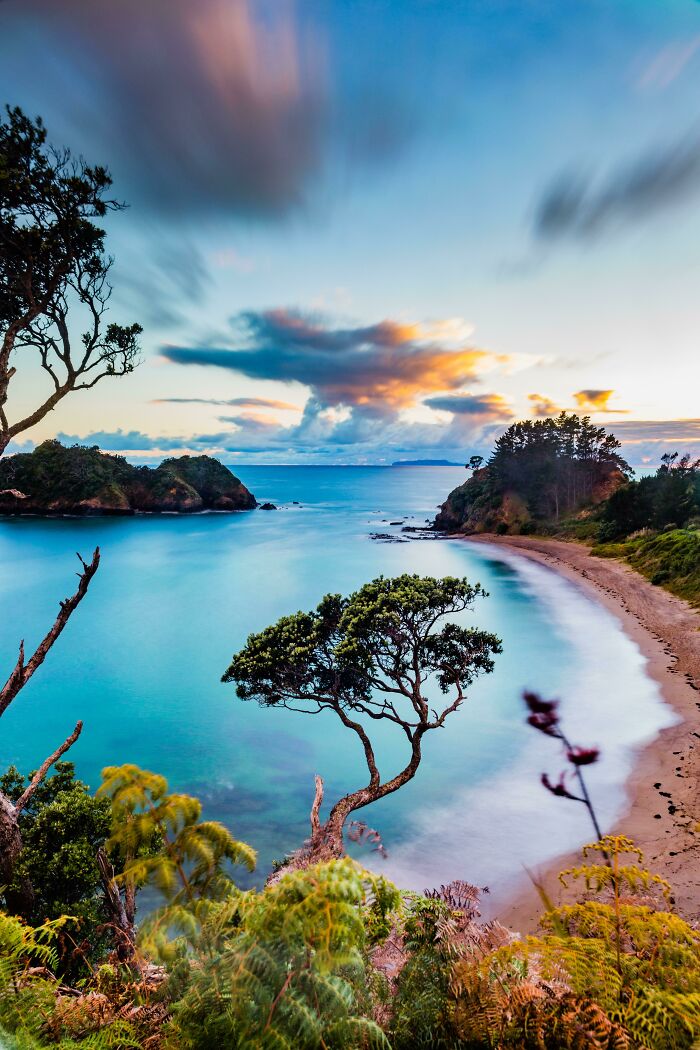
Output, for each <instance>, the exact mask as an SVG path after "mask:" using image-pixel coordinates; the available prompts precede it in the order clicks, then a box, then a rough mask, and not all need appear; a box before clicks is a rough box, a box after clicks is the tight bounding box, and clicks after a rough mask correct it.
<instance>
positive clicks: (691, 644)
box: [465, 535, 700, 933]
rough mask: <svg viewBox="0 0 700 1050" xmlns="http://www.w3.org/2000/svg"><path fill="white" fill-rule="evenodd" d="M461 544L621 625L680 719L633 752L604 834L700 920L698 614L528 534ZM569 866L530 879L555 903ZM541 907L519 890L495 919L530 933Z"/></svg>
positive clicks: (558, 864) (641, 582)
mask: <svg viewBox="0 0 700 1050" xmlns="http://www.w3.org/2000/svg"><path fill="white" fill-rule="evenodd" d="M465 540H466V541H467V542H470V543H479V542H487V543H491V544H499V545H504V546H506V547H508V548H510V549H512V550H515V551H517V552H518V553H520V554H523V555H524V556H525V557H528V558H532V559H533V560H535V561H539V562H542V563H544V564H546V565H549V566H550V567H551V568H553V569H555V570H556V571H557V572H559V573H561V574H562V575H563V576H566V577H567V578H568V579H571V580H573V581H574V582H576V584H577V585H578V586H580V587H581V588H583V589H584V590H586V591H587V592H588V593H589V594H590V595H591V596H593V597H595V598H596V600H598V601H599V602H601V603H602V604H603V605H605V606H606V607H607V608H608V609H609V610H610V611H611V612H612V613H613V614H614V615H615V616H616V617H617V618H618V619H619V620H620V623H621V625H622V627H623V629H624V631H625V632H626V633H627V635H628V636H629V637H630V638H631V639H632V640H633V641H634V642H635V643H636V644H637V646H638V647H639V649H640V650H641V652H642V654H643V655H644V657H645V658H646V660H647V673H648V674H649V675H650V676H651V677H652V678H654V680H655V681H656V682H658V684H659V686H660V688H661V692H662V695H663V697H664V700H665V702H666V703H667V704H669V705H670V706H671V707H672V708H673V710H674V711H675V712H676V714H677V715H678V717H679V719H680V721H679V722H678V723H677V724H676V725H674V726H672V727H671V728H667V729H664V730H662V731H661V732H660V733H659V735H658V736H657V737H656V738H655V739H654V740H653V741H652V742H651V743H650V744H648V745H647V746H646V747H644V748H643V749H641V750H640V752H639V755H638V760H637V762H636V763H635V767H634V770H633V772H632V774H631V776H630V778H629V779H628V781H627V784H626V792H627V808H626V811H625V813H624V814H623V816H622V817H621V819H620V821H619V822H618V824H617V826H616V827H615V828H613V829H610V830H611V832H612V833H619V834H625V835H627V836H628V837H629V838H631V839H634V841H635V842H636V843H637V845H638V846H639V847H640V848H641V849H642V850H643V851H644V857H645V862H646V865H647V867H648V868H649V870H652V871H655V872H658V873H659V874H660V875H662V876H663V877H664V878H666V879H668V881H669V882H670V883H671V885H672V886H673V889H674V900H675V904H676V907H677V909H678V911H679V912H680V913H681V914H682V915H683V916H684V917H685V918H686V919H688V920H690V921H693V922H700V830H699V831H698V832H694V831H693V828H695V827H696V826H698V825H700V612H699V611H697V610H695V609H693V608H692V607H691V606H689V605H688V604H687V603H686V602H684V601H682V600H681V599H679V598H675V597H674V596H673V595H671V594H669V593H668V592H667V591H664V590H663V589H661V588H659V587H654V586H653V585H652V584H650V583H649V582H648V581H647V580H645V579H644V578H643V577H642V576H640V575H639V574H638V573H636V572H634V571H633V570H632V569H631V568H629V567H628V566H626V565H624V564H622V563H621V562H618V561H614V560H611V559H607V558H596V557H594V556H592V555H591V553H590V551H589V548H588V547H586V546H584V545H583V544H579V543H568V542H564V541H562V540H545V539H535V538H533V537H530V536H491V535H488V536H486V535H485V536H469V537H465ZM568 804H572V803H568ZM562 805H563V806H564V805H567V802H566V800H564V799H562ZM578 859H579V858H578V857H577V855H575V854H568V855H562V856H561V857H559V858H557V859H556V860H555V861H554V862H552V864H551V865H549V866H547V867H546V868H543V869H540V870H539V871H538V872H537V875H538V876H539V877H541V878H542V879H543V880H544V882H545V885H546V886H547V889H548V891H550V892H551V893H552V894H553V895H554V897H555V899H557V897H558V895H559V885H558V882H557V878H556V875H557V873H558V871H559V870H561V868H563V867H568V866H569V865H570V864H572V863H576V862H577V861H578ZM541 910H542V908H541V905H540V902H539V899H538V897H537V895H536V893H535V891H534V889H533V888H532V886H531V885H529V884H527V885H525V884H524V885H523V889H522V891H520V892H519V893H517V894H516V896H515V897H514V899H513V900H512V901H511V902H510V903H509V904H508V905H507V906H506V907H505V909H502V910H500V911H499V916H498V917H499V919H500V920H501V922H503V923H505V924H506V925H507V926H509V927H510V928H512V929H514V930H518V931H520V932H522V933H530V932H534V931H535V930H536V927H537V917H538V915H539V914H540V913H541Z"/></svg>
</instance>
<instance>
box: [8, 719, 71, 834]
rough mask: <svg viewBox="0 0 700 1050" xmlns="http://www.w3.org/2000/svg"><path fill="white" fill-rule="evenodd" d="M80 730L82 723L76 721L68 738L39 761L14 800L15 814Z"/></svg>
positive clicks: (25, 805) (20, 809) (20, 810)
mask: <svg viewBox="0 0 700 1050" xmlns="http://www.w3.org/2000/svg"><path fill="white" fill-rule="evenodd" d="M82 731H83V723H82V722H78V724H77V725H76V727H75V729H74V730H73V732H72V733H71V735H70V736H69V737H68V739H67V740H64V741H63V743H62V744H61V746H60V747H57V748H56V750H55V751H54V753H53V754H52V755H49V757H48V758H46V759H44V761H43V762H42V763H41V765H40V766H39V768H38V770H37V771H36V773H35V774H34V776H33V777H32V779H31V781H30V783H29V785H28V787H27V788H26V790H25V791H24V793H23V794H22V795H20V797H19V798H18V799H17V801H16V802H15V813H16V815H17V816H19V815H20V813H21V812H22V810H23V809H26V807H27V806H28V805H29V803H30V802H31V799H32V796H33V795H34V793H35V791H36V789H37V788H38V787H39V785H40V784H41V782H42V780H43V779H44V777H45V776H46V774H47V773H48V771H49V770H50V769H51V766H52V765H53V764H54V762H58V760H59V758H61V756H62V755H65V753H66V751H68V749H69V748H71V747H72V746H73V744H74V743H75V742H76V740H77V739H78V737H79V736H80V734H81V733H82Z"/></svg>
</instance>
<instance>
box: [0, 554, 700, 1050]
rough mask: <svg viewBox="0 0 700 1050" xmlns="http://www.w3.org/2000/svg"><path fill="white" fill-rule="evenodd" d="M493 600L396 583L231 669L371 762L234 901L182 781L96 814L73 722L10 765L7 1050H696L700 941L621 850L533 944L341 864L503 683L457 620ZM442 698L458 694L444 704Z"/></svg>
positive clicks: (248, 653) (271, 632) (584, 869)
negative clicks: (273, 867)
mask: <svg viewBox="0 0 700 1050" xmlns="http://www.w3.org/2000/svg"><path fill="white" fill-rule="evenodd" d="M95 558H98V554H97V553H96V555H95ZM93 564H94V569H95V570H96V567H97V562H96V561H95V560H94V559H93ZM90 569H91V565H86V564H85V563H84V567H83V573H82V574H81V581H80V589H79V591H78V592H77V596H76V597H74V598H73V599H68V600H67V601H66V602H65V603H62V605H61V612H60V613H59V620H58V621H57V622H58V627H56V625H54V628H52V630H51V631H50V632H49V633H48V635H47V636H46V639H45V641H44V642H43V643H42V644H41V646H40V647H39V649H38V650H37V653H38V657H36V659H35V655H36V654H34V655H32V657H30V659H29V660H28V661H25V658H24V653H23V650H21V651H20V657H19V659H18V662H17V665H16V667H15V669H14V670H13V672H12V674H11V676H10V679H9V681H8V684H7V685H6V686H5V689H4V691H3V705H4V706H2V710H3V711H4V710H6V709H7V707H8V706H9V704H10V703H11V702H13V701H14V700H15V699H16V697H17V696H18V695H19V694H20V692H21V690H22V688H23V686H24V684H26V682H27V681H28V680H29V678H30V677H31V675H32V674H33V673H34V671H36V670H38V668H39V666H40V664H41V662H42V660H43V658H44V657H45V656H46V654H47V653H48V651H49V650H50V648H51V646H52V645H53V643H54V642H55V641H56V640H57V638H58V636H59V634H60V631H61V630H62V629H63V627H65V625H66V623H67V620H68V618H69V617H70V616H71V615H72V614H73V613H74V612H75V610H76V609H77V608H78V605H79V603H80V602H81V601H82V598H83V597H84V596H85V594H86V592H87V587H88V585H89V583H90V579H91V576H89V575H88V572H89V570H90ZM93 574H94V572H93ZM480 595H481V590H480V588H479V587H478V585H476V586H472V585H470V584H468V582H467V581H466V580H458V579H452V578H446V579H444V580H434V579H430V578H421V577H417V576H402V577H398V578H396V579H384V578H380V579H378V580H375V581H373V582H372V583H370V584H367V585H365V586H364V587H363V588H360V590H359V591H357V592H356V593H355V594H353V595H350V596H349V597H348V598H342V597H341V596H338V595H331V596H328V597H327V598H326V599H324V601H323V602H322V603H321V605H320V606H319V608H318V609H317V610H315V611H314V612H312V613H297V614H295V615H294V616H289V617H285V618H283V619H282V620H281V621H279V622H278V623H277V624H275V625H273V626H271V627H270V628H267V629H266V630H265V631H263V632H260V633H259V634H257V635H252V636H251V638H250V639H249V640H248V642H247V644H246V646H245V647H244V649H243V650H241V652H240V653H238V654H237V655H236V656H235V657H234V658H233V660H232V662H231V666H230V668H229V669H228V671H227V672H226V675H225V676H224V677H225V680H227V681H231V682H235V683H237V687H238V690H239V694H240V695H241V696H242V698H243V699H255V700H257V701H258V702H260V703H261V704H263V705H264V706H268V707H271V708H277V707H283V708H291V709H301V710H306V711H310V712H316V713H318V714H322V713H323V712H324V711H332V712H333V713H334V715H335V716H336V717H338V718H340V720H341V721H342V722H343V724H344V725H346V727H347V728H348V730H349V731H351V732H353V733H354V734H355V735H356V736H357V737H358V738H359V741H360V743H361V744H362V746H363V749H364V752H365V758H366V760H367V766H368V778H369V779H368V785H367V787H365V788H361V789H359V790H356V791H353V792H350V793H349V794H348V795H346V796H345V797H344V798H343V799H341V800H340V801H339V802H338V803H336V804H335V805H334V806H332V807H331V810H330V815H329V818H328V819H327V820H326V821H325V822H322V821H321V819H320V807H321V803H322V797H321V794H320V792H319V791H318V790H317V793H316V798H315V799H314V804H313V807H312V812H311V835H310V838H309V840H308V841H307V842H306V843H304V844H300V848H299V849H298V850H297V851H296V852H295V854H294V856H293V857H291V858H288V859H287V861H286V863H284V864H283V865H282V867H281V868H280V869H278V870H277V871H275V872H273V873H272V874H271V875H269V877H268V879H267V881H266V882H265V883H264V884H263V885H261V886H259V888H253V889H246V888H243V887H242V886H241V882H243V881H247V878H246V880H244V879H242V878H241V874H245V873H248V872H250V871H252V870H253V869H254V868H255V866H256V861H257V858H256V853H255V850H254V849H252V848H251V847H250V846H249V845H248V844H247V843H245V842H243V841H241V840H239V839H237V838H236V837H235V834H234V830H235V829H230V828H227V827H225V826H224V825H223V824H221V823H219V822H217V821H212V820H208V819H206V818H205V816H204V814H203V810H202V805H201V803H200V802H199V800H198V799H196V798H194V797H192V796H190V795H186V794H182V793H179V792H177V791H173V790H172V789H171V788H170V786H169V784H168V782H167V781H166V779H165V778H164V777H163V776H161V775H158V774H156V773H153V772H150V771H148V770H144V769H141V768H139V767H138V766H136V765H133V764H128V765H121V766H111V767H108V768H106V769H105V770H103V774H102V783H101V785H100V786H99V788H98V790H97V792H96V794H95V795H92V794H91V793H90V791H89V790H88V789H87V788H86V786H85V785H84V784H83V783H82V782H80V781H79V780H77V779H76V777H75V773H74V770H73V767H72V765H71V764H70V763H68V762H61V761H60V759H61V757H62V755H63V754H64V753H65V751H66V750H67V749H68V748H69V747H70V746H71V744H72V743H73V742H74V740H75V738H76V736H77V734H78V733H79V732H80V729H81V728H82V727H81V726H80V725H79V726H78V727H76V731H74V733H73V734H71V736H70V737H69V738H68V740H67V741H66V742H65V744H64V745H62V746H61V747H60V748H59V749H57V751H56V752H55V753H54V754H53V755H52V756H49V758H48V759H47V760H46V761H45V762H43V763H42V765H41V767H40V768H39V770H38V771H37V772H36V773H34V774H32V773H30V774H29V776H28V777H26V776H23V775H22V774H21V773H19V772H18V771H17V770H16V769H11V770H9V771H8V773H7V774H6V775H5V776H4V777H3V778H2V780H1V781H0V790H1V791H2V795H1V796H0V802H2V806H1V807H0V812H1V813H2V817H3V824H2V829H3V836H4V839H3V845H4V844H5V843H6V842H8V841H10V840H11V839H12V835H14V840H13V841H14V842H15V845H16V847H17V848H16V850H15V852H14V853H12V854H11V855H10V854H9V853H8V852H7V851H6V850H4V849H3V851H2V856H3V860H4V862H5V865H6V866H5V869H4V872H3V879H4V888H3V890H2V896H3V902H4V909H3V911H2V913H0V1040H1V1041H2V1043H3V1045H7V1046H8V1047H11V1048H15V1050H40V1048H49V1047H58V1048H61V1050H76V1048H80V1047H83V1048H85V1050H102V1048H114V1050H128V1048H140V1047H143V1048H146V1050H161V1048H162V1050H215V1048H218V1047H221V1046H226V1047H231V1048H234V1050H235V1048H239V1050H253V1048H262V1050H279V1048H282V1050H346V1048H347V1050H367V1048H382V1050H410V1048H413V1047H426V1048H427V1047H438V1048H443V1050H488V1048H493V1047H503V1048H507V1047H512V1048H514V1050H542V1048H544V1047H570V1048H577V1050H614V1048H629V1050H657V1048H658V1050H662V1048H678V1050H692V1048H693V1047H694V1046H695V1045H697V1040H698V1039H699V1038H700V935H699V934H698V932H697V930H696V929H694V928H693V927H692V926H691V925H689V924H688V923H687V922H685V921H684V919H683V918H682V917H681V916H680V915H678V914H676V912H675V911H674V908H673V904H672V900H673V894H672V887H671V886H670V885H669V884H668V883H667V882H666V881H665V880H664V879H662V878H661V877H660V876H658V875H655V874H653V873H651V872H649V871H648V870H647V869H646V868H645V866H644V863H643V858H642V857H641V854H640V853H639V851H638V850H637V849H636V848H635V846H634V843H632V842H630V841H629V840H628V839H626V838H624V837H623V836H607V837H603V838H601V839H599V840H598V841H595V842H593V843H591V844H590V845H589V846H587V847H585V848H584V857H583V863H582V864H581V865H579V866H574V867H571V868H569V869H568V870H567V871H565V872H563V873H562V875H561V880H562V883H563V884H564V885H565V886H567V887H569V891H568V896H567V897H566V903H564V904H561V905H555V904H554V903H553V902H552V901H551V899H550V897H549V895H548V893H547V891H546V890H545V888H544V886H541V885H539V883H536V888H537V890H538V892H539V893H540V897H541V901H542V905H543V914H542V916H541V920H540V932H539V933H538V934H537V935H535V936H529V937H521V936H520V935H519V934H517V933H511V932H510V931H509V930H507V929H506V928H505V927H504V926H502V925H501V924H500V923H499V922H498V921H490V922H483V921H481V919H480V915H479V895H480V891H479V890H478V889H477V888H476V887H474V886H472V885H470V884H469V883H467V882H463V881H457V882H453V883H450V884H449V885H446V886H441V887H440V888H439V889H433V888H431V889H426V890H425V891H424V892H423V893H415V892H410V893H409V892H405V891H402V890H401V889H400V888H399V887H396V886H394V885H393V884H392V883H390V882H389V881H387V880H386V879H385V878H383V877H381V876H379V875H377V874H375V873H373V872H371V871H369V870H367V869H366V868H365V867H363V865H362V864H361V863H360V862H358V861H355V860H351V859H350V858H348V857H347V856H346V855H345V849H344V843H343V832H344V831H345V832H346V834H347V837H348V839H353V840H354V841H358V840H359V839H362V838H363V832H362V830H360V831H359V833H358V832H357V831H356V830H355V831H353V830H352V827H346V825H347V823H348V820H349V818H350V816H351V814H352V813H353V812H354V811H355V810H357V809H360V808H363V807H365V806H367V805H369V804H370V802H372V801H373V800H374V799H376V798H379V797H381V796H382V794H386V793H388V792H391V791H395V790H398V789H400V787H401V786H402V784H404V783H406V782H407V781H408V779H410V778H411V777H412V776H414V775H416V774H417V773H418V771H419V765H420V755H421V751H420V746H421V741H422V738H423V737H424V736H425V734H426V733H427V732H428V731H429V730H432V729H433V728H439V727H440V726H441V725H442V724H444V723H445V719H446V718H447V716H448V715H452V714H453V713H455V712H456V711H457V710H458V708H459V707H460V706H461V703H462V701H463V699H464V698H465V690H466V688H467V687H468V685H469V684H470V683H471V681H472V680H473V678H474V677H475V676H476V675H477V674H479V673H488V672H489V671H491V669H492V666H493V659H492V658H493V656H494V655H495V654H496V653H498V652H499V651H500V643H499V641H498V639H496V638H495V637H494V636H493V635H490V634H488V633H486V632H482V631H479V630H476V629H472V628H466V627H462V626H460V625H459V624H457V623H455V622H454V620H453V619H452V617H453V616H454V615H455V614H460V613H464V612H466V611H469V610H470V609H471V606H472V604H473V602H474V600H475V599H476V598H477V597H479V596H480ZM443 619H447V622H446V623H444V624H443V625H442V626H441V627H438V624H439V623H440V621H441V620H443ZM47 639H48V640H47ZM29 669H31V670H29ZM431 681H432V682H433V683H434V684H436V685H437V686H438V689H439V690H440V691H442V692H443V693H444V694H445V695H446V701H445V704H446V706H445V707H444V708H443V709H442V711H437V710H433V707H434V704H435V699H434V697H435V690H433V691H432V692H429V689H428V686H429V682H431ZM428 697H430V699H428ZM525 700H526V705H527V709H528V722H529V724H530V725H531V726H532V727H533V728H534V729H536V730H538V731H539V732H542V733H544V734H545V735H546V736H549V737H551V738H552V739H553V740H554V741H556V742H557V743H558V744H559V746H560V747H562V748H563V750H564V754H565V757H566V761H567V763H568V765H569V767H570V771H571V774H570V775H571V777H572V778H573V779H572V780H569V781H567V779H566V778H565V777H564V776H562V777H561V778H560V781H559V782H558V783H553V782H549V781H548V778H546V777H543V784H544V786H545V787H546V788H547V789H548V790H550V791H551V792H552V793H553V794H555V795H557V796H560V797H562V798H564V799H573V800H574V801H578V802H584V803H585V804H586V805H587V807H588V809H589V813H590V814H591V817H592V819H593V821H594V826H595V827H596V830H597V831H598V830H599V829H598V826H597V823H596V818H595V812H594V809H593V805H592V801H591V799H590V795H589V793H588V790H587V787H586V784H585V781H584V778H583V772H582V770H583V768H584V767H585V766H587V765H590V764H592V763H593V762H595V761H596V760H597V757H598V752H597V750H596V749H593V748H584V747H578V746H575V745H573V744H572V743H571V742H570V741H569V739H568V737H567V736H566V735H565V733H564V731H563V728H562V725H561V721H560V718H559V711H558V707H557V704H556V702H554V701H545V700H543V699H542V698H541V697H539V696H538V695H536V694H534V693H528V694H526V696H525ZM299 705H301V706H299ZM372 720H385V721H387V722H388V723H392V722H393V723H394V724H396V726H397V729H398V728H400V729H401V732H402V734H403V735H404V736H405V737H406V740H407V743H408V745H409V752H410V758H409V762H408V765H407V766H406V767H405V769H404V770H403V771H402V772H400V773H399V774H398V776H397V777H394V778H390V779H388V780H387V779H382V778H381V777H380V775H379V772H378V768H377V761H376V758H375V755H374V750H373V747H372V743H371V739H370V737H369V735H368V733H367V731H366V730H365V728H364V727H365V726H367V725H369V724H372ZM416 745H417V746H416ZM416 757H417V760H416ZM53 764H55V772H54V773H53V775H51V776H49V775H48V774H49V771H50V768H51V766H52V765H53ZM376 838H377V836H376V833H370V834H368V835H367V836H366V837H365V841H367V842H370V843H371V842H376ZM577 886H580V887H581V892H580V893H578V892H575V888H576V887H577Z"/></svg>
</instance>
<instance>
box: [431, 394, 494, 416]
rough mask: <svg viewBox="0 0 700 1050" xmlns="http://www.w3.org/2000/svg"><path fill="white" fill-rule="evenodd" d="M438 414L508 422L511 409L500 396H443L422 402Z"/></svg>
mask: <svg viewBox="0 0 700 1050" xmlns="http://www.w3.org/2000/svg"><path fill="white" fill-rule="evenodd" d="M423 403H424V404H425V405H427V406H428V408H433V409H436V410H437V411H438V412H451V413H452V414H453V415H456V416H474V417H479V418H480V419H481V420H482V421H485V420H493V421H495V420H508V419H512V417H513V409H512V408H511V406H510V404H509V403H508V401H507V400H506V399H505V398H504V397H502V396H501V395H500V394H478V395H474V394H444V395H443V396H442V397H430V398H428V399H427V401H424V402H423Z"/></svg>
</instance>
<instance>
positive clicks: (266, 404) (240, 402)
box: [151, 397, 301, 412]
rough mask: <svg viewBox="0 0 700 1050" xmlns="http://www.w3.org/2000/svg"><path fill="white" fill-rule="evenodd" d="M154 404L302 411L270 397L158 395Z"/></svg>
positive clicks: (295, 406)
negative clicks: (221, 397) (226, 397)
mask: <svg viewBox="0 0 700 1050" xmlns="http://www.w3.org/2000/svg"><path fill="white" fill-rule="evenodd" d="M151 404H153V405H220V406H230V407H237V408H271V409H277V410H278V411H280V412H301V408H300V407H299V405H293V404H292V402H291V401H276V400H274V399H272V398H269V397H232V398H229V399H228V400H226V401H220V400H219V399H218V398H213V397H158V398H155V399H154V400H153V401H152V402H151Z"/></svg>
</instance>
